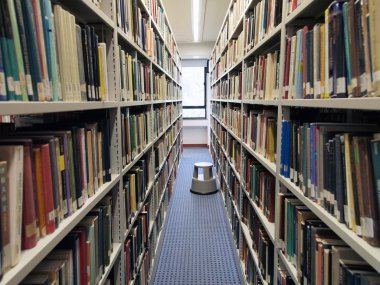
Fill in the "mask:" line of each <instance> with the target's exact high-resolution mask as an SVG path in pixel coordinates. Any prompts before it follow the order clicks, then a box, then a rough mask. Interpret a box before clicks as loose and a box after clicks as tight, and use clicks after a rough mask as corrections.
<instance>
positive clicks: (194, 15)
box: [193, 0, 199, 42]
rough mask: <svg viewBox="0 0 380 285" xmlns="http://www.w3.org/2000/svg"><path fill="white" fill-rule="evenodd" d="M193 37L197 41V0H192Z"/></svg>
mask: <svg viewBox="0 0 380 285" xmlns="http://www.w3.org/2000/svg"><path fill="white" fill-rule="evenodd" d="M193 37H194V42H198V41H199V0H193Z"/></svg>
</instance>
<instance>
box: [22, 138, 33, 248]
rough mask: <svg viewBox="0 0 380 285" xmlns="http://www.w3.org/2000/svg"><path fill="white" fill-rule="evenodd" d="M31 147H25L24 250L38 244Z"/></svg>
mask: <svg viewBox="0 0 380 285" xmlns="http://www.w3.org/2000/svg"><path fill="white" fill-rule="evenodd" d="M32 151H33V149H32V147H31V146H26V145H24V182H23V183H24V191H23V203H22V241H21V246H22V249H30V248H33V247H35V246H36V244H37V218H36V209H35V197H34V193H35V189H34V183H33V177H34V175H33V171H32V155H33V153H32Z"/></svg>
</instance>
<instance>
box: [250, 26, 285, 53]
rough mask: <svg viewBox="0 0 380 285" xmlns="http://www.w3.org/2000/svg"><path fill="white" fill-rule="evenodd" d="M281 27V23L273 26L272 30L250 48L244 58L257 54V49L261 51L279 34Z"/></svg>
mask: <svg viewBox="0 0 380 285" xmlns="http://www.w3.org/2000/svg"><path fill="white" fill-rule="evenodd" d="M281 27H282V25H281V24H279V25H277V27H275V28H274V29H273V30H272V31H270V32H269V33H268V34H267V35H266V36H264V38H263V39H262V40H261V41H260V42H258V43H257V44H256V45H255V46H254V47H253V48H251V49H250V50H249V51H248V52H247V53H246V55H245V57H244V59H247V58H248V57H250V56H252V55H254V54H257V53H258V52H259V51H261V50H262V49H263V48H264V47H266V46H268V45H269V44H270V43H271V42H272V41H274V39H275V37H276V36H280V33H281Z"/></svg>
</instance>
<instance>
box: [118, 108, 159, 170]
mask: <svg viewBox="0 0 380 285" xmlns="http://www.w3.org/2000/svg"><path fill="white" fill-rule="evenodd" d="M151 122H152V113H151V112H150V111H144V110H139V109H131V108H122V109H121V150H122V160H123V166H126V165H127V164H128V163H130V162H131V161H133V159H134V158H135V157H136V156H137V155H138V154H139V153H140V152H141V151H142V150H144V149H145V148H146V147H147V145H148V144H149V143H150V142H152V140H153V137H152V123H151Z"/></svg>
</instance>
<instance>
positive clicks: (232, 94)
mask: <svg viewBox="0 0 380 285" xmlns="http://www.w3.org/2000/svg"><path fill="white" fill-rule="evenodd" d="M221 83H222V81H221ZM227 88H228V89H227V90H228V93H227V98H226V99H230V100H241V98H242V93H243V90H242V89H243V73H242V72H241V71H240V72H238V73H237V74H234V75H230V77H229V78H228V81H227Z"/></svg>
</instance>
